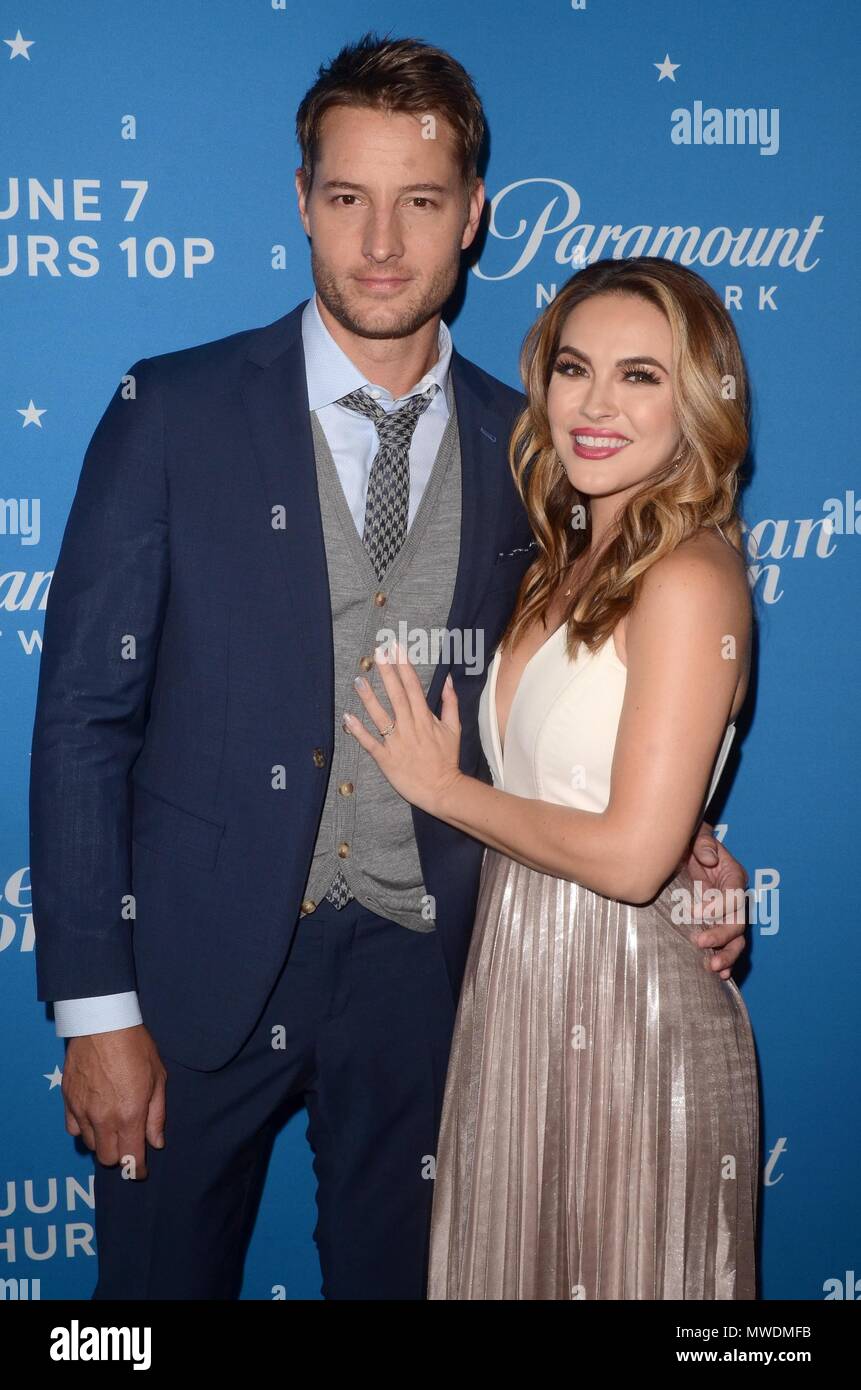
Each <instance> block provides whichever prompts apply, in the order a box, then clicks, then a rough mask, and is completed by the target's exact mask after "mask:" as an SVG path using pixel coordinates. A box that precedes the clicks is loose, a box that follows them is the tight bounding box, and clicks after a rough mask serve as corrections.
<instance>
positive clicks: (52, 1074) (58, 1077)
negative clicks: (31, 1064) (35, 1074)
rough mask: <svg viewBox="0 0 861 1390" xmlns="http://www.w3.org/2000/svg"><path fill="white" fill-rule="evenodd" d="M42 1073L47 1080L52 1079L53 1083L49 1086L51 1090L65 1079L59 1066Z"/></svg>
mask: <svg viewBox="0 0 861 1390" xmlns="http://www.w3.org/2000/svg"><path fill="white" fill-rule="evenodd" d="M42 1075H43V1076H44V1078H45V1080H46V1081H50V1083H51V1084H50V1086H49V1087H48V1090H49V1091H53V1089H54V1087H55V1086H59V1085H60V1083H61V1082H62V1080H63V1073H62V1072H61V1071H60V1068H59V1067H55V1068H54V1070H53V1071H43V1072H42Z"/></svg>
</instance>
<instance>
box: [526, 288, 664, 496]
mask: <svg viewBox="0 0 861 1390" xmlns="http://www.w3.org/2000/svg"><path fill="white" fill-rule="evenodd" d="M559 342H560V346H559V351H558V352H557V354H556V358H555V361H554V364H553V373H552V375H551V379H550V385H549V387H548V391H547V410H548V415H549V419H550V430H551V434H552V436H553V445H554V448H555V449H556V453H557V454H558V456H559V458H560V459H561V461H562V466H563V467H564V469H565V472H566V473H567V474H568V478H569V480H570V482H571V484H572V486H573V487H575V488H576V489H577V491H578V492H581V493H584V494H586V495H587V496H589V497H593V498H594V497H610V496H614V495H615V494H624V493H626V492H631V493H633V492H635V491H636V490H637V488H638V487H639V485H640V484H641V483H642V482H643V481H644V480H645V479H646V478H649V477H650V476H652V475H653V474H655V473H657V472H659V471H660V470H661V469H663V468H664V467H665V466H666V465H667V464H668V463H670V462H671V461H672V459H673V457H674V456H675V454H676V453H677V452H678V449H679V444H680V438H681V436H680V434H679V428H678V423H677V421H676V416H675V409H674V405H673V390H672V384H671V380H670V370H671V368H672V355H673V338H672V331H671V329H670V325H669V323H668V322H667V320H666V318H665V317H664V315H663V314H662V313H661V311H660V309H657V308H656V307H655V306H654V305H653V304H649V303H648V302H647V301H646V300H645V299H641V298H640V297H639V296H638V295H633V294H598V295H593V296H592V298H591V299H587V300H584V301H583V303H582V304H578V305H577V307H576V308H574V309H572V311H571V313H570V314H569V315H568V317H567V318H566V319H565V322H564V324H563V327H562V332H561V335H560V340H559ZM623 440H624V441H625V442H624V443H623V442H622V441H623ZM621 500H624V499H623V498H620V501H621Z"/></svg>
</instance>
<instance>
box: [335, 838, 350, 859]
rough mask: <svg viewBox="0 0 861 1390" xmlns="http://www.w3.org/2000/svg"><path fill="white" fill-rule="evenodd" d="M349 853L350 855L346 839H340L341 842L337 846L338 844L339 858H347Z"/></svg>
mask: <svg viewBox="0 0 861 1390" xmlns="http://www.w3.org/2000/svg"><path fill="white" fill-rule="evenodd" d="M349 855H350V846H349V845H348V844H347V841H346V840H342V841H341V843H340V844H339V846H338V856H339V858H341V859H348V858H349Z"/></svg>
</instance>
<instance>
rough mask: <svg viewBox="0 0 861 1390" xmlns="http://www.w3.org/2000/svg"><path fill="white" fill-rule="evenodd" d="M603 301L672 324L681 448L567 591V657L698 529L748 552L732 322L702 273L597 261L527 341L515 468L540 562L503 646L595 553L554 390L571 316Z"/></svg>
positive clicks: (741, 377) (593, 641)
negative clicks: (617, 297) (560, 443)
mask: <svg viewBox="0 0 861 1390" xmlns="http://www.w3.org/2000/svg"><path fill="white" fill-rule="evenodd" d="M596 294H627V295H637V296H639V297H640V298H641V299H645V300H647V301H648V302H649V303H650V304H654V305H655V307H656V308H658V309H660V310H661V312H662V313H663V314H664V316H665V317H666V319H667V320H668V322H669V324H670V328H671V330H672V336H673V363H672V368H671V380H672V390H673V402H674V409H675V412H676V421H677V424H678V427H679V433H680V435H681V443H680V445H679V451H678V452H677V455H676V457H677V459H679V462H678V465H677V466H676V465H674V463H673V461H672V460H668V461H667V464H666V466H665V467H664V468H663V469H662V470H661V471H660V472H659V473H657V474H653V475H652V476H651V477H649V478H648V479H646V480H645V481H644V483H643V484H642V486H641V488H640V489H639V490H638V491H637V492H636V494H634V495H633V496H632V497H631V498H630V499H629V500H628V502H627V503H626V504H625V506H624V508H623V510H622V512H621V514H620V516H619V518H618V519H617V522H616V523H615V525H614V527H613V534H612V535H611V537H610V539H609V540H608V542H607V544H606V546H605V547H604V548H603V550H602V552H601V555H600V558H599V560H598V562H597V564H596V565H595V567H594V569H593V571H592V573H591V574H590V575H588V577H587V578H586V579H585V581H584V582H583V584H582V586H580V587H578V588H577V589H576V590H575V592H574V593H573V594H572V596H571V599H570V600H569V602H568V604H567V606H566V611H565V618H564V622H565V623H566V624H567V628H568V633H567V649H568V654H569V656H570V657H571V658H573V657H574V656H575V654H576V652H577V649H578V647H579V645H580V642H585V643H586V645H587V647H588V648H589V649H590V651H596V650H597V649H598V647H600V646H601V645H602V644H603V643H604V642H605V641H606V640H607V639H608V638H609V636H610V634H611V632H612V631H613V628H614V627H615V626H616V624H617V623H618V622H619V620H620V619H621V618H622V617H623V616H624V615H625V614H626V613H627V612H629V610H630V609H631V608H632V606H633V604H634V603H635V601H636V597H637V593H638V591H639V587H640V584H641V581H642V577H643V575H644V574H645V573H646V571H647V570H648V569H650V568H651V566H652V565H654V564H655V563H656V562H657V561H658V560H660V559H661V557H662V556H664V555H667V554H669V553H670V552H671V551H672V550H674V549H675V548H676V546H677V545H679V544H680V543H681V542H682V541H684V540H686V539H687V538H688V537H690V536H693V535H695V534H696V533H697V532H698V531H699V530H700V529H701V528H702V527H709V526H720V527H721V529H722V530H723V533H724V535H725V536H726V539H727V540H728V541H729V542H730V544H732V545H733V546H734V547H735V548H736V549H737V550H738V551H739V552H740V553H743V541H742V522H741V517H740V515H739V513H738V510H737V507H736V495H737V491H738V484H739V470H740V468H741V466H742V464H743V462H744V459H745V456H746V454H747V450H748V443H749V428H748V413H749V388H748V380H747V373H746V370H745V365H744V360H743V357H742V352H741V347H740V345H739V341H738V338H737V336H736V332H735V328H734V326H733V323H732V320H731V318H730V316H729V314H728V313H727V311H726V309H725V308H724V306H723V304H722V303H721V301H720V299H719V298H718V296H717V294H716V293H715V291H714V290H713V289H712V288H711V286H710V285H708V284H707V283H706V281H705V280H704V279H703V278H702V277H701V276H700V275H697V274H696V273H695V272H694V271H692V270H688V269H687V268H686V267H684V266H679V265H675V264H674V263H673V262H672V261H666V260H663V259H661V258H660V257H657V256H640V257H630V258H628V259H625V260H609V259H606V260H600V261H596V262H595V263H594V264H593V265H591V266H587V267H586V268H585V269H584V270H581V271H578V272H577V273H576V274H575V275H574V276H572V278H571V279H570V280H569V281H568V282H567V284H565V285H564V286H563V288H562V290H561V291H560V292H559V294H557V296H556V298H555V299H554V300H553V301H552V302H551V303H550V304H549V305H548V306H547V308H546V309H545V310H544V312H543V313H542V314H541V316H540V317H539V318H538V320H537V321H536V322H535V324H534V325H533V327H532V328H531V329H530V330H529V332H528V334H527V335H526V337H525V339H524V341H523V347H522V349H521V354H520V375H521V379H522V381H523V386H524V389H525V391H526V395H527V404H526V406H525V408H524V409H523V411H522V412H521V414H520V415H519V416H518V418H517V421H516V422H515V426H514V430H513V433H512V436H511V443H510V445H509V463H510V465H511V470H512V473H513V475H514V480H515V484H516V486H517V490H518V492H519V494H520V497H521V500H522V501H523V504H524V506H525V508H526V511H527V513H528V515H529V520H530V523H531V525H532V530H533V532H534V534H535V537H536V539H537V541H538V546H539V554H538V557H537V558H536V559H535V560H534V561H533V563H532V564H531V565H530V567H529V569H528V570H527V571H526V573H525V574H524V576H523V580H522V582H521V585H520V590H519V592H518V596H517V601H516V603H515V607H514V612H513V613H512V616H511V618H510V620H509V623H508V626H507V627H506V629H505V632H504V633H503V635H502V639H501V644H500V645H502V646H505V645H506V644H509V643H510V644H511V645H512V646H514V645H516V643H517V641H518V640H519V638H520V637H521V636H522V635H523V633H524V632H525V631H526V629H527V628H528V627H530V626H531V624H532V623H533V622H535V621H537V620H538V619H541V620H544V618H545V615H546V613H547V610H548V607H549V605H550V601H551V598H552V596H553V594H554V593H555V592H556V591H557V589H558V587H559V584H560V581H561V580H562V579H563V578H564V576H565V573H566V571H567V570H568V569H570V567H571V565H572V564H573V563H574V562H575V561H576V560H577V558H578V557H579V556H580V555H581V554H582V553H583V552H584V551H585V550H587V549H588V547H589V545H590V541H591V517H590V513H589V499H588V497H586V496H584V495H582V494H581V493H579V492H578V491H577V490H576V489H575V488H574V487H572V485H571V483H570V482H569V480H568V476H567V474H566V472H565V469H564V468H563V466H562V463H561V461H560V459H559V457H558V455H557V453H556V450H555V449H554V447H553V440H552V437H551V433H550V422H549V419H548V414H547V390H548V386H549V384H550V380H551V377H552V373H553V368H554V364H555V361H556V358H557V355H558V349H559V344H560V334H561V331H562V328H563V326H564V323H565V320H566V319H567V318H568V315H569V314H570V313H571V311H572V309H574V307H575V306H576V305H577V304H580V303H582V302H583V300H585V299H589V298H591V297H592V296H593V295H596ZM578 504H579V505H581V506H582V507H583V511H584V513H585V516H586V525H585V527H583V528H581V529H580V530H579V531H578V530H574V529H573V528H572V525H571V512H572V507H575V506H577V505H578Z"/></svg>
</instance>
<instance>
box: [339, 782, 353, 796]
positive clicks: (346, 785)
mask: <svg viewBox="0 0 861 1390" xmlns="http://www.w3.org/2000/svg"><path fill="white" fill-rule="evenodd" d="M353 790H354V788H353V784H352V782H341V783H340V785H339V787H338V792H339V794H340V795H341V796H352V795H353Z"/></svg>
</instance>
